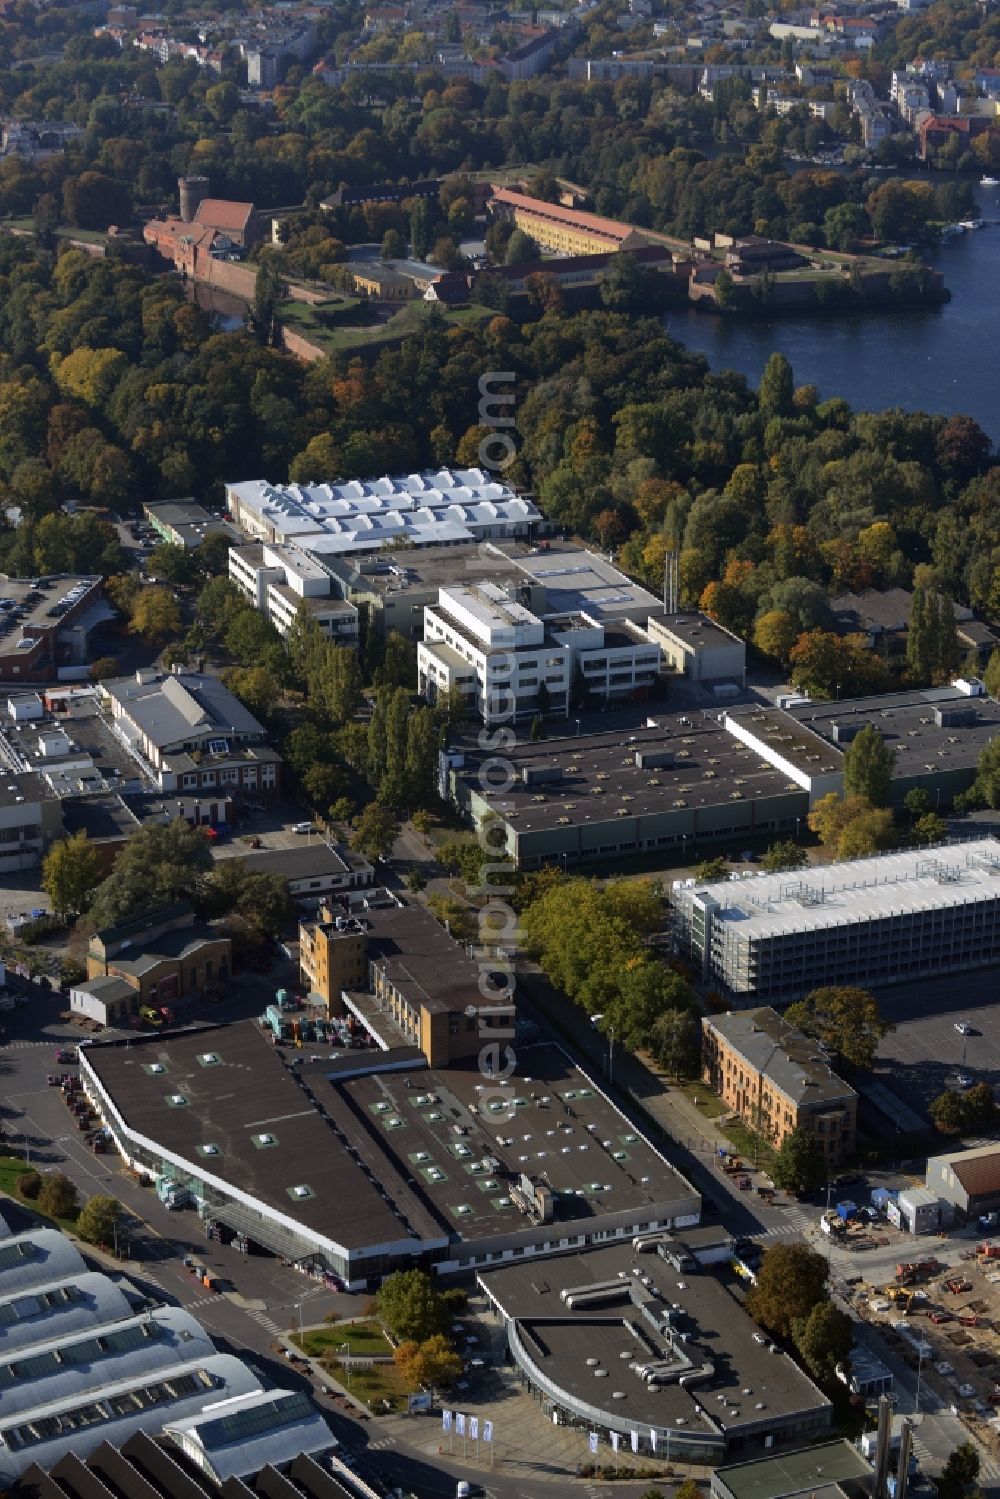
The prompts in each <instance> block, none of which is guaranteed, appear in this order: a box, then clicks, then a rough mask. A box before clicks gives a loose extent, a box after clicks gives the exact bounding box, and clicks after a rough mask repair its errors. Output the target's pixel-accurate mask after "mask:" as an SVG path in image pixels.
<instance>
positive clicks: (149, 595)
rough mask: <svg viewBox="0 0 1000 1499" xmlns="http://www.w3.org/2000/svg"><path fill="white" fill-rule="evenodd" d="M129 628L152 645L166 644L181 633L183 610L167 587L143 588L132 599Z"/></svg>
mask: <svg viewBox="0 0 1000 1499" xmlns="http://www.w3.org/2000/svg"><path fill="white" fill-rule="evenodd" d="M129 629H130V630H131V631H132V633H133V634H134V635H141V636H142V637H143V639H145V640H148V641H149V642H150V644H151V645H165V644H166V643H167V641H168V640H176V639H177V638H178V636H179V635H180V633H181V611H180V608H179V606H178V604H177V600H176V599H175V598H174V596H173V594H172V593H171V592H170V590H169V589H167V588H143V589H140V591H139V592H138V593H137V594H136V596H135V598H134V599H133V600H132V607H131V618H130V620H129Z"/></svg>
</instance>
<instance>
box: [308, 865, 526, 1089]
mask: <svg viewBox="0 0 1000 1499" xmlns="http://www.w3.org/2000/svg"><path fill="white" fill-rule="evenodd" d="M383 897H384V898H378V899H376V900H374V901H373V902H371V903H367V902H366V904H365V909H364V910H363V911H361V912H358V913H357V914H354V915H345V914H344V911H343V908H342V907H341V906H340V905H338V904H337V903H336V902H335V901H331V902H330V903H329V904H328V905H326V906H324V907H322V908H321V909H320V911H319V913H318V916H317V919H316V920H315V921H302V922H300V924H299V962H300V965H301V978H302V985H303V988H305V989H306V990H308V992H309V995H310V998H315V999H318V1000H319V1001H320V1002H321V1003H322V1004H323V1006H324V1007H325V1009H326V1012H327V1014H328V1015H344V1014H348V1013H350V1014H352V1015H354V1016H355V1017H356V1018H357V1019H358V1020H360V1021H361V1024H362V1025H363V1026H364V1028H365V1030H367V1031H368V1032H369V1034H371V1035H372V1036H373V1037H374V1038H375V1040H376V1041H377V1042H378V1043H379V1044H380V1045H382V1046H383V1047H399V1046H402V1047H408V1046H416V1047H418V1048H419V1050H420V1051H421V1052H422V1053H423V1055H424V1056H425V1057H426V1059H427V1061H428V1063H429V1065H430V1066H431V1067H447V1066H448V1065H449V1063H451V1062H453V1061H456V1060H457V1059H459V1058H463V1057H470V1056H478V1054H479V1052H480V1051H481V1049H482V1047H483V1046H484V1045H485V1044H486V1043H487V1042H489V1041H490V1040H500V1041H502V1042H504V1043H506V1042H507V1041H508V1040H510V1039H511V1036H512V1035H513V1023H514V1010H513V1006H512V1005H511V1004H509V1003H496V1004H487V1002H486V1000H485V998H484V993H483V989H484V986H483V985H482V983H481V978H482V973H483V970H482V968H481V966H480V964H479V963H478V962H477V961H476V960H475V959H474V958H473V957H471V956H470V954H469V953H468V952H467V950H466V948H465V947H464V946H462V944H461V943H459V942H456V941H455V939H454V937H452V936H451V935H450V934H449V933H448V932H446V931H445V929H444V927H443V926H441V924H440V922H438V921H436V920H435V919H434V917H433V916H432V915H431V913H430V911H428V910H427V909H426V907H424V906H420V905H416V904H412V905H411V904H405V903H404V902H403V901H402V900H401V899H400V898H399V897H394V896H389V895H388V892H383Z"/></svg>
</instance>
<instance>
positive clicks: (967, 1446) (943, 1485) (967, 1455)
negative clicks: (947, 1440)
mask: <svg viewBox="0 0 1000 1499" xmlns="http://www.w3.org/2000/svg"><path fill="white" fill-rule="evenodd" d="M979 1467H980V1462H979V1453H978V1452H977V1451H976V1449H975V1447H974V1446H973V1445H972V1443H971V1442H963V1443H962V1444H961V1446H959V1447H956V1448H955V1451H954V1452H953V1453H952V1454H951V1456H950V1457H949V1459H948V1461H947V1462H946V1463H945V1465H944V1467H943V1468H942V1470H941V1476H940V1478H938V1479H937V1480H936V1481H937V1491H938V1494H939V1496H940V1499H963V1495H965V1494H966V1493H967V1492H968V1490H969V1489H970V1487H971V1486H972V1484H974V1483H975V1481H976V1479H977V1478H978V1477H979Z"/></svg>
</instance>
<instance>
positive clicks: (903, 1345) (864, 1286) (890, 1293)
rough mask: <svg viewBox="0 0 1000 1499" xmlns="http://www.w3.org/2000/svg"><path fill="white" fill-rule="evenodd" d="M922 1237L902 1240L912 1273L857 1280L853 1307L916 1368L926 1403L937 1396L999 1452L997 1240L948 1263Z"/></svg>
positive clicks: (999, 1278)
mask: <svg viewBox="0 0 1000 1499" xmlns="http://www.w3.org/2000/svg"><path fill="white" fill-rule="evenodd" d="M926 1242H927V1241H926V1240H922V1239H912V1238H911V1239H909V1240H908V1245H903V1246H901V1249H902V1253H903V1254H907V1255H908V1256H910V1259H909V1264H910V1265H911V1267H912V1269H911V1271H910V1272H909V1273H902V1274H900V1273H899V1270H897V1274H896V1275H895V1276H893V1275H892V1273H891V1271H890V1272H889V1278H888V1281H887V1282H883V1283H881V1284H872V1283H870V1282H867V1281H861V1282H859V1283H858V1284H856V1285H855V1286H854V1287H853V1288H852V1292H851V1301H852V1305H853V1309H854V1310H855V1312H856V1313H857V1314H858V1315H859V1316H860V1317H862V1318H863V1319H864V1320H865V1321H867V1322H869V1323H871V1324H872V1325H873V1326H875V1327H877V1328H878V1329H879V1332H880V1333H881V1335H882V1336H883V1337H884V1338H885V1340H886V1342H887V1343H888V1345H889V1346H890V1347H891V1348H893V1349H894V1350H895V1351H896V1352H897V1353H898V1354H899V1355H900V1357H902V1358H903V1359H904V1361H905V1362H906V1363H907V1364H908V1365H909V1367H910V1368H911V1369H914V1370H917V1371H918V1372H919V1378H920V1387H921V1388H923V1389H924V1391H925V1397H924V1398H925V1402H926V1401H927V1396H928V1393H929V1394H931V1395H933V1396H934V1397H936V1400H937V1401H940V1402H941V1404H942V1405H943V1406H944V1407H945V1408H946V1409H947V1408H950V1409H951V1410H952V1412H953V1413H955V1414H960V1415H961V1417H962V1419H963V1421H964V1422H966V1424H967V1425H968V1426H969V1428H970V1429H971V1430H972V1431H974V1432H975V1434H976V1436H977V1437H978V1438H979V1439H980V1441H982V1442H983V1444H984V1446H985V1447H986V1448H987V1449H988V1450H989V1451H990V1452H991V1453H993V1454H994V1455H997V1454H1000V1430H998V1425H997V1422H998V1417H997V1409H998V1407H1000V1240H992V1239H988V1240H986V1241H985V1243H981V1244H980V1245H978V1246H976V1245H973V1246H970V1247H969V1248H968V1249H966V1250H963V1251H962V1254H961V1256H960V1258H959V1261H958V1263H957V1264H951V1265H946V1264H944V1263H943V1262H942V1261H941V1260H940V1259H938V1258H936V1257H935V1256H934V1255H933V1254H932V1253H930V1252H927V1253H926V1254H925V1253H924V1251H923V1250H922V1249H921V1247H920V1246H921V1245H922V1244H924V1243H926ZM935 1242H937V1241H935ZM979 1249H983V1250H985V1251H986V1252H985V1253H979V1252H978V1250H979ZM900 1268H901V1267H900ZM935 1403H936V1401H935Z"/></svg>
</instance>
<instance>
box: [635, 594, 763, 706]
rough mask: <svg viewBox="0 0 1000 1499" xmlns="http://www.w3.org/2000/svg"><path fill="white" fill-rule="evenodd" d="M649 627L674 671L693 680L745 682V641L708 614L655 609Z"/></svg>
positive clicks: (650, 636)
mask: <svg viewBox="0 0 1000 1499" xmlns="http://www.w3.org/2000/svg"><path fill="white" fill-rule="evenodd" d="M646 628H647V632H648V634H649V638H650V640H652V641H654V642H655V643H656V644H657V645H658V646H659V647H660V650H661V652H662V653H663V660H664V662H665V664H666V665H667V667H668V668H669V669H670V670H671V671H677V672H682V673H683V675H684V676H686V677H687V678H688V680H689V681H691V682H712V683H717V684H718V683H736V684H737V685H738V686H740V687H742V686H743V684H744V683H745V681H746V671H747V648H746V644H745V642H744V641H742V640H740V638H739V636H738V635H733V634H731V633H730V631H729V630H726V629H723V627H722V625H720V624H716V622H715V620H714V619H709V617H708V615H707V614H700V613H698V611H697V610H695V611H693V612H692V611H691V610H688V611H687V613H685V614H664V613H662V612H661V613H654V614H651V615H650V618H649V621H648V623H647V626H646Z"/></svg>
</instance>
